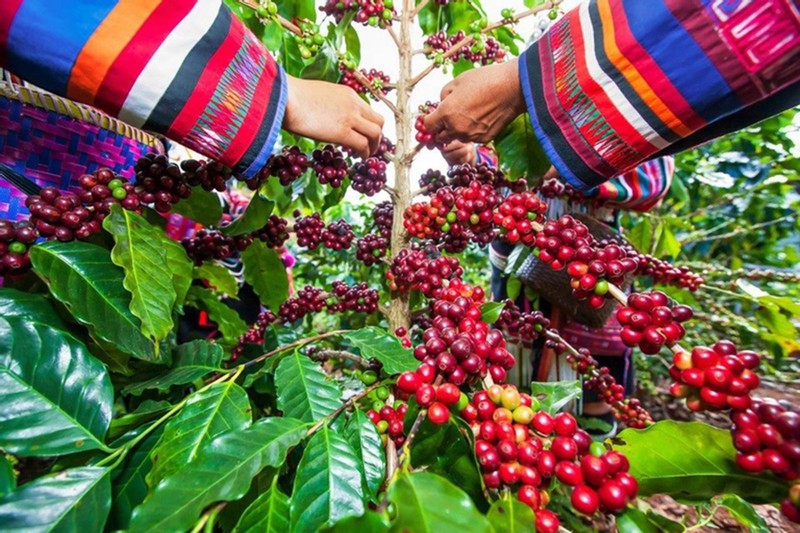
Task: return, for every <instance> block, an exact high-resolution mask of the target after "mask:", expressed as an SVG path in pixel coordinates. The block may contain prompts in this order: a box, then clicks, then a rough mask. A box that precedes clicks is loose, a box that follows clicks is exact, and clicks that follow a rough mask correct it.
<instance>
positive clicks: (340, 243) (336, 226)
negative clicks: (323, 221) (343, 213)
mask: <svg viewBox="0 0 800 533" xmlns="http://www.w3.org/2000/svg"><path fill="white" fill-rule="evenodd" d="M355 237H356V234H355V233H353V228H352V227H351V226H350V224H348V223H347V222H346V221H345V220H343V219H340V220H337V221H336V222H332V223H330V224H328V226H327V227H326V228H325V229H324V230H323V231H322V233H321V234H320V238H321V239H322V245H323V246H324V247H325V248H328V249H329V250H335V251H336V250H346V249H348V248H350V245H351V244H353V239H355Z"/></svg>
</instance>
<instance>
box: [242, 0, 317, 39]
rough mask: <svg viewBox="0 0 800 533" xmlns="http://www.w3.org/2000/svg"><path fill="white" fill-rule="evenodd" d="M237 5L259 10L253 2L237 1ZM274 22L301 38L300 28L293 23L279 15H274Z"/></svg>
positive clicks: (247, 0) (246, 0)
mask: <svg viewBox="0 0 800 533" xmlns="http://www.w3.org/2000/svg"><path fill="white" fill-rule="evenodd" d="M239 3H240V4H242V5H243V6H247V7H249V8H250V9H252V10H255V11H257V10H258V8H259V6H258V4H256V3H255V2H251V1H250V0H239ZM275 20H276V21H277V22H278V24H280V25H281V26H283V27H284V28H286V29H287V30H289V31H290V32H292V33H294V34H295V35H299V36H301V37H302V36H303V30H301V29H300V27H299V26H297V25H296V24H294V23H293V22H291V21H289V20H286V19H285V18H283V17H282V16H280V15H275Z"/></svg>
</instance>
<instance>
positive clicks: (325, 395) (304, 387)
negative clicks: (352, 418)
mask: <svg viewBox="0 0 800 533" xmlns="http://www.w3.org/2000/svg"><path fill="white" fill-rule="evenodd" d="M275 386H276V387H277V388H278V409H280V410H281V411H283V414H284V415H286V416H289V417H292V418H296V419H298V420H303V421H305V422H316V421H317V420H320V419H322V418H324V417H325V416H327V415H329V414H331V413H332V412H334V411H335V410H336V408H337V407H339V405H340V402H339V398H340V397H341V391H340V390H339V386H338V385H337V384H336V383H335V382H334V381H332V380H331V379H330V378H328V376H327V375H326V374H325V372H323V371H322V368H320V366H319V364H318V363H315V362H314V361H312V360H311V359H309V358H308V357H305V356H304V355H301V354H300V353H299V352H297V351H295V352H294V353H293V354H292V355H287V356H286V357H284V358H283V359H282V360H281V362H280V363H279V364H278V368H277V369H276V370H275Z"/></svg>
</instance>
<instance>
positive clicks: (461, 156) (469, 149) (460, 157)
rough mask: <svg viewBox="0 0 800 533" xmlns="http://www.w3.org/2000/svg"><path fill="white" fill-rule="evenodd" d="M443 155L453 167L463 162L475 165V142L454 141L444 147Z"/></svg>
mask: <svg viewBox="0 0 800 533" xmlns="http://www.w3.org/2000/svg"><path fill="white" fill-rule="evenodd" d="M442 157H444V160H445V161H447V164H448V165H450V166H451V167H452V166H455V165H463V164H467V165H473V166H475V144H473V143H462V142H461V141H452V142H450V143H447V144H446V145H444V147H443V148H442Z"/></svg>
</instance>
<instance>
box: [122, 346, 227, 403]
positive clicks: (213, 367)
mask: <svg viewBox="0 0 800 533" xmlns="http://www.w3.org/2000/svg"><path fill="white" fill-rule="evenodd" d="M223 355H224V352H223V350H222V346H220V345H219V344H214V343H212V342H209V341H207V340H203V339H198V340H194V341H190V342H187V343H185V344H181V345H180V346H178V347H177V348H175V353H174V355H173V362H172V370H170V371H169V372H167V373H166V374H163V375H160V376H156V377H154V378H152V379H148V380H147V381H142V382H140V383H133V384H131V385H128V386H127V387H125V388H124V389H123V390H122V392H123V393H124V394H133V395H136V396H138V395H139V394H142V393H143V392H144V391H146V390H148V389H157V390H159V391H162V392H163V391H166V390H169V388H170V387H172V386H173V385H183V384H185V383H192V382H193V381H195V380H197V379H200V378H202V377H203V376H205V375H206V374H209V373H211V372H221V371H223V370H222V369H221V368H220V366H221V365H222V356H223Z"/></svg>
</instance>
